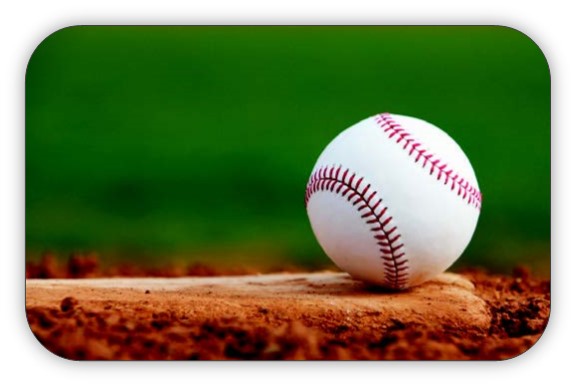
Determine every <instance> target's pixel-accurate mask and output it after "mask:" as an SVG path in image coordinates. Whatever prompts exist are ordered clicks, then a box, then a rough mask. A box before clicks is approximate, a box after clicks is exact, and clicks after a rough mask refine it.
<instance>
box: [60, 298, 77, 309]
mask: <svg viewBox="0 0 575 386" xmlns="http://www.w3.org/2000/svg"><path fill="white" fill-rule="evenodd" d="M77 305H78V300H76V298H73V297H71V296H68V297H66V298H64V299H62V302H61V303H60V310H62V312H68V311H70V310H73V309H74V308H75V307H76V306H77Z"/></svg>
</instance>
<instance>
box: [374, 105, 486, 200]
mask: <svg viewBox="0 0 575 386" xmlns="http://www.w3.org/2000/svg"><path fill="white" fill-rule="evenodd" d="M375 121H376V122H377V124H378V125H379V126H380V127H381V128H382V129H383V132H384V133H388V132H391V134H389V135H388V136H387V137H388V138H393V137H394V136H395V135H398V139H397V140H395V141H394V142H396V143H401V142H402V141H403V142H405V144H404V145H403V146H402V148H403V149H404V150H406V149H407V148H408V147H409V148H410V150H409V152H408V154H409V156H411V155H412V154H413V153H414V152H415V153H417V154H416V156H415V163H418V162H419V160H420V159H423V164H422V167H423V168H425V167H426V166H427V165H431V167H430V169H429V175H433V173H434V172H435V171H436V170H437V171H438V172H437V180H438V181H439V180H441V179H442V177H443V176H445V181H444V182H443V185H446V186H448V187H449V185H448V184H449V180H451V190H452V191H455V188H456V185H457V188H458V189H457V195H458V196H459V197H461V198H462V199H463V200H464V201H467V203H468V204H471V205H473V206H475V208H477V209H481V202H482V199H483V196H482V195H481V192H480V191H479V189H477V188H475V187H474V186H472V185H471V184H470V183H469V181H466V180H465V179H464V178H463V177H459V175H458V174H457V173H454V174H452V173H453V170H445V168H446V167H447V164H446V163H445V164H443V165H442V166H438V164H439V163H440V162H441V160H440V159H439V158H438V157H436V156H434V155H433V154H432V153H431V152H430V151H429V150H426V149H419V147H420V146H422V144H421V143H419V142H415V138H413V137H412V136H411V134H410V133H409V132H408V131H407V130H406V129H404V128H403V127H401V125H399V124H398V123H397V122H395V120H394V119H393V118H392V117H391V115H390V114H389V113H383V114H379V115H377V116H376V117H375ZM412 142H413V143H412ZM458 177H459V179H458ZM462 193H463V195H462ZM468 197H469V198H468Z"/></svg>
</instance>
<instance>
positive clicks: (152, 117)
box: [26, 27, 551, 271]
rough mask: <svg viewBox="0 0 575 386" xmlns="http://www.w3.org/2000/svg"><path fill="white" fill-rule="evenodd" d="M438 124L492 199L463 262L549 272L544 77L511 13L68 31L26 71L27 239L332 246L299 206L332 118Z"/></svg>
mask: <svg viewBox="0 0 575 386" xmlns="http://www.w3.org/2000/svg"><path fill="white" fill-rule="evenodd" d="M384 111H389V112H394V113H398V114H404V115H411V116H416V117H419V118H422V119H425V120H427V121H430V122H432V123H434V124H436V125H437V126H439V127H441V128H443V129H444V130H445V131H447V132H448V133H449V134H450V135H451V136H452V137H453V138H454V139H455V140H456V141H457V142H458V143H459V144H460V146H461V147H462V148H463V149H464V150H465V152H466V153H467V155H468V157H469V158H470V160H471V162H472V164H473V166H474V168H475V172H476V174H477V178H478V180H479V184H480V188H481V190H482V192H483V195H484V204H483V209H482V213H481V216H480V220H479V224H478V228H477V231H476V234H475V236H474V239H473V240H472V242H471V244H470V246H469V247H468V249H467V250H466V252H465V253H464V255H463V256H462V257H461V259H460V260H459V262H458V263H457V264H458V265H459V266H466V265H481V266H486V267H488V268H491V269H495V270H503V271H504V270H508V269H509V268H510V267H512V266H514V265H516V264H518V263H520V264H528V265H531V266H532V267H534V268H535V269H537V270H543V271H545V270H547V271H548V266H549V259H550V190H551V186H550V75H549V70H548V65H547V62H546V60H545V58H544V56H543V54H542V52H541V50H540V49H539V48H538V47H537V45H536V44H535V43H534V42H533V41H531V40H530V39H529V38H528V37H527V36H525V35H523V34H522V33H520V32H517V31H515V30H512V29H509V28H504V27H72V28H67V29H63V30H60V31H57V32H56V33H54V34H52V35H50V36H49V37H48V38H46V39H45V40H44V41H43V42H42V43H41V44H40V45H39V47H38V48H37V49H36V51H35V52H34V53H33V55H32V58H31V59H30V62H29V64H28V69H27V74H26V250H27V259H36V258H37V257H38V255H39V254H40V253H41V252H42V251H45V250H51V251H55V252H56V253H62V254H66V253H69V252H71V251H97V252H98V253H100V254H101V255H102V256H104V257H105V258H107V259H109V260H118V259H120V260H131V261H136V262H138V261H142V262H143V261H148V262H149V261H152V262H158V263H162V262H169V261H174V260H184V261H189V262H193V261H196V260H203V261H207V262H210V263H213V264H217V263H218V262H224V261H228V262H230V261H231V262H232V264H259V263H262V262H263V263H266V264H276V265H282V264H296V265H304V266H307V267H318V266H325V265H327V264H329V260H328V258H327V257H325V255H324V254H323V252H322V251H321V249H320V247H319V246H318V244H317V242H316V241H315V239H314V236H313V234H312V232H311V228H310V226H309V223H308V219H307V216H306V213H305V208H304V205H303V196H304V191H305V185H306V182H307V178H308V176H309V173H310V172H311V168H312V166H313V165H314V163H315V161H316V159H317V157H318V156H319V154H320V152H321V151H322V149H323V148H324V146H325V145H326V144H327V143H328V142H329V141H330V140H331V139H332V138H333V137H335V136H336V135H337V134H338V133H339V132H340V131H342V130H344V129H345V128H347V127H348V126H350V125H352V124H354V123H356V122H357V121H359V120H361V119H363V118H366V117H368V116H370V115H374V114H376V113H379V112H384Z"/></svg>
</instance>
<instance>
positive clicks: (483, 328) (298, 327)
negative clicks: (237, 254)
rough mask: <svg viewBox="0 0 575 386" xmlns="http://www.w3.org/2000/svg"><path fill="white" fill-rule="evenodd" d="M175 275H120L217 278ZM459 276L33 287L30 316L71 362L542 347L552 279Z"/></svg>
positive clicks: (415, 355)
mask: <svg viewBox="0 0 575 386" xmlns="http://www.w3.org/2000/svg"><path fill="white" fill-rule="evenodd" d="M71 260H72V259H71ZM86 267H88V268H86ZM171 269H172V268H168V269H164V270H163V271H162V270H156V271H153V272H147V273H146V272H143V271H138V270H137V269H134V268H130V269H127V271H128V272H132V273H133V272H135V271H138V276H146V275H148V276H166V277H175V276H204V277H205V276H218V275H219V272H218V271H217V270H215V269H213V268H212V269H210V268H208V267H201V266H196V268H195V269H197V271H196V272H194V271H193V269H191V268H188V269H182V268H181V267H180V268H178V269H177V270H176V271H170V270H171ZM120 271H121V270H119V269H118V270H117V271H115V272H116V274H115V275H111V274H110V272H114V268H111V269H110V270H108V271H106V272H104V271H103V270H102V269H101V268H98V263H97V260H92V262H90V258H86V257H76V261H75V262H73V263H71V262H69V263H68V264H67V266H66V268H62V267H59V266H58V265H57V263H56V262H54V261H52V262H50V261H49V259H44V261H43V262H41V263H39V264H37V265H32V264H29V265H28V266H27V277H29V278H33V277H42V278H51V277H66V278H70V277H92V278H94V277H102V276H130V275H122V274H118V272H120ZM154 273H156V274H154ZM162 273H163V274H162ZM224 273H225V274H226V275H229V274H230V273H232V274H241V273H246V272H224ZM460 275H461V276H457V275H444V276H442V277H440V278H438V279H437V280H435V281H432V282H429V283H426V284H424V285H423V286H421V287H418V288H414V289H412V290H410V291H408V292H406V293H391V292H384V291H377V290H374V289H372V288H366V287H365V286H363V285H362V284H361V283H358V282H355V281H353V280H351V279H349V278H348V277H347V276H346V275H344V274H338V273H320V274H309V275H302V274H299V275H294V274H291V275H289V274H284V275H261V276H256V277H253V276H252V277H243V276H234V277H230V276H228V277H215V278H213V279H211V278H205V279H190V278H182V279H143V280H142V281H137V280H136V281H133V279H126V280H124V279H121V278H117V279H104V280H79V281H78V280H76V281H73V282H71V281H70V280H64V281H62V280H61V281H55V282H54V281H50V280H28V281H27V291H26V292H27V297H26V312H27V316H28V322H29V324H30V327H31V329H32V332H33V333H34V335H35V336H36V337H37V338H38V340H39V341H40V342H41V343H42V344H43V345H44V346H45V347H46V348H47V349H48V350H50V351H52V352H54V353H55V354H57V355H59V356H62V357H65V358H70V359H506V358H511V357H514V356H517V355H519V354H521V353H523V352H524V351H526V350H527V349H529V348H530V347H531V346H532V345H533V344H534V343H535V342H536V341H537V340H538V339H539V337H540V335H541V334H542V332H543V330H544V329H545V326H546V324H547V319H548V316H549V306H550V283H549V280H544V279H540V278H535V277H533V276H532V275H530V273H529V272H528V271H527V270H526V269H517V270H515V272H514V273H513V275H511V276H504V275H494V274H488V273H486V272H484V271H480V270H468V271H465V272H461V273H460ZM149 280H151V281H149ZM154 280H158V281H154ZM138 283H139V284H138ZM471 283H472V284H471Z"/></svg>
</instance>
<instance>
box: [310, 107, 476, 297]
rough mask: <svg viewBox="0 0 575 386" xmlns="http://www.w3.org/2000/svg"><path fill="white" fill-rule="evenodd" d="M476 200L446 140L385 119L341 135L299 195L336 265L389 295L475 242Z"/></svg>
mask: <svg viewBox="0 0 575 386" xmlns="http://www.w3.org/2000/svg"><path fill="white" fill-rule="evenodd" d="M481 200H482V196H481V193H480V191H479V187H478V184H477V179H476V178H475V173H474V172H473V168H472V167H471V164H470V162H469V160H468V159H467V157H466V155H465V153H463V151H462V150H461V148H460V147H459V146H458V145H457V143H456V142H455V141H454V140H453V139H452V138H451V137H449V136H448V135H447V134H446V133H445V132H444V131H442V130H441V129H439V128H438V127H436V126H434V125H432V124H431V123H428V122H426V121H423V120H421V119H418V118H413V117H408V116H403V115H397V114H389V113H384V114H378V115H376V116H373V117H370V118H367V119H365V120H363V121H361V122H359V123H357V124H355V125H353V126H351V127H350V128H348V129H346V130H344V131H343V132H342V133H340V134H339V135H338V136H337V137H336V138H335V139H334V140H333V141H332V142H331V143H330V144H329V145H328V146H327V147H326V148H325V150H324V151H323V152H322V153H321V155H320V156H319V159H318V160H317V163H316V164H315V166H314V168H313V170H312V173H311V176H310V178H309V182H308V184H307V189H306V194H305V203H306V209H307V213H308V216H309V220H310V223H311V227H312V229H313V232H314V234H315V236H316V238H317V240H318V242H319V244H320V245H321V247H322V248H323V250H324V251H325V253H326V254H327V255H328V256H329V257H330V258H331V259H332V260H333V262H334V263H335V264H336V265H337V266H338V267H339V268H341V269H342V270H344V271H346V272H348V273H349V274H350V275H351V276H353V277H355V278H357V279H360V280H363V281H365V282H368V283H371V284H375V285H379V286H383V287H387V288H392V289H405V288H408V287H411V286H415V285H418V284H420V283H422V282H424V281H426V280H429V279H431V278H433V277H434V276H436V275H438V274H439V273H441V272H443V271H445V270H446V269H447V268H449V266H451V264H453V263H454V262H455V261H456V260H457V259H458V258H459V256H460V255H461V254H462V253H463V251H464V250H465V248H466V247H467V245H468V244H469V242H470V240H471V237H472V236H473V232H474V231H475V227H476V225H477V220H478V218H479V212H480V209H481Z"/></svg>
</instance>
